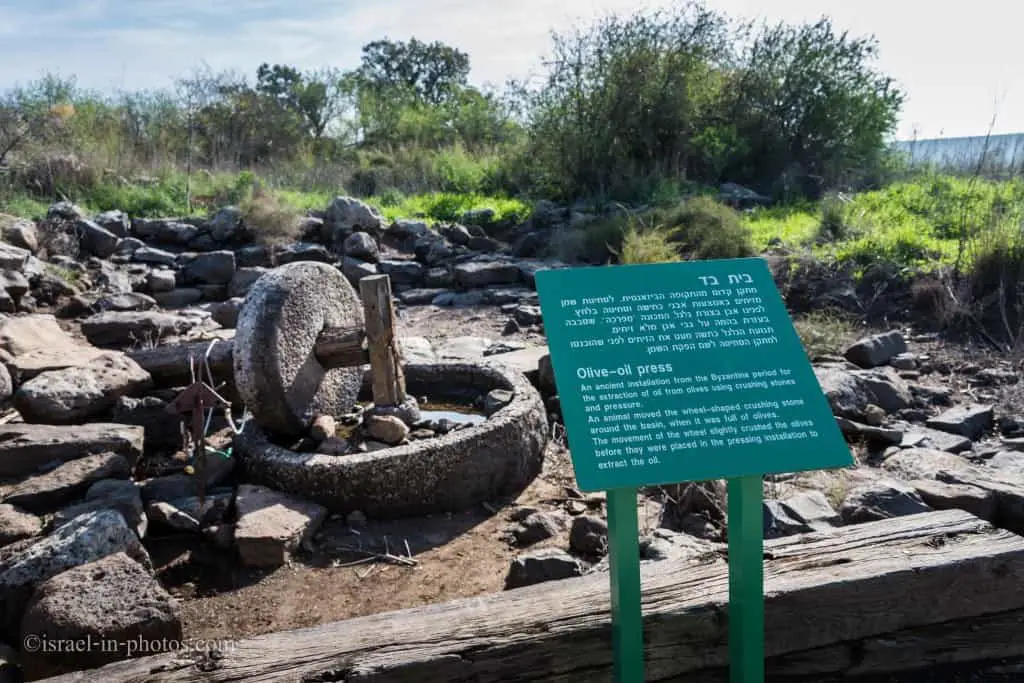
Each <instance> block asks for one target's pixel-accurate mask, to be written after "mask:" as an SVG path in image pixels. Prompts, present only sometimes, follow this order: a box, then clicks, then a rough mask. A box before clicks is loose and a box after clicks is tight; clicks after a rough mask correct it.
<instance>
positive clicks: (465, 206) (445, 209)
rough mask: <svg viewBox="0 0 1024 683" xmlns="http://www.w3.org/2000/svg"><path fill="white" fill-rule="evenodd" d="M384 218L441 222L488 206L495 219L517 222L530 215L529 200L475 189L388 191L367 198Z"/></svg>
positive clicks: (453, 219) (452, 219)
mask: <svg viewBox="0 0 1024 683" xmlns="http://www.w3.org/2000/svg"><path fill="white" fill-rule="evenodd" d="M367 201H368V202H369V203H370V204H371V205H372V206H375V207H377V209H379V210H380V212H381V214H382V215H383V216H384V217H385V218H387V219H388V220H395V219H396V218H409V217H422V218H429V219H432V220H435V221H439V222H442V223H452V222H461V221H462V220H463V216H464V215H465V214H466V212H467V211H476V210H479V209H491V210H492V211H494V216H495V220H496V221H499V222H503V221H508V222H512V223H521V222H523V221H525V220H526V219H527V218H529V216H530V212H531V207H530V205H529V204H527V203H526V202H524V201H522V200H518V199H509V198H505V197H493V196H490V197H489V196H486V195H482V194H476V193H461V194H460V193H455V192H430V193H426V194H420V195H414V196H411V197H403V196H401V195H398V194H394V193H392V194H389V195H385V196H380V197H370V198H368V200H367Z"/></svg>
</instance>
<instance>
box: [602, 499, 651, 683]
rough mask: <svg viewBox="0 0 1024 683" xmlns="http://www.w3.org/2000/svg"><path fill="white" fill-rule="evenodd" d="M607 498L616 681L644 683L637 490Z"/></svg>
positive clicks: (618, 682)
mask: <svg viewBox="0 0 1024 683" xmlns="http://www.w3.org/2000/svg"><path fill="white" fill-rule="evenodd" d="M607 500H608V567H609V570H610V572H611V581H612V652H613V653H614V655H615V683H643V681H644V619H643V613H642V609H641V604H640V529H639V520H638V519H637V512H636V489H613V490H611V491H608V492H607Z"/></svg>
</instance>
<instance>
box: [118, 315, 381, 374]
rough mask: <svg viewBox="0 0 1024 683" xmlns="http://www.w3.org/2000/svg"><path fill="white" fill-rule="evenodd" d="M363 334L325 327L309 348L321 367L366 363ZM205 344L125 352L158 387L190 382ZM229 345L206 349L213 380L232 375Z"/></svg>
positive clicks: (359, 330)
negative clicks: (193, 363) (192, 364)
mask: <svg viewBox="0 0 1024 683" xmlns="http://www.w3.org/2000/svg"><path fill="white" fill-rule="evenodd" d="M364 338H365V333H364V331H363V328H361V327H340V328H329V329H325V330H323V331H322V332H321V333H320V335H319V336H318V337H317V341H316V345H315V347H314V351H313V352H314V354H315V355H316V357H317V360H318V361H319V362H320V364H321V365H323V366H324V367H325V368H342V367H358V366H360V365H366V364H367V363H369V362H370V356H369V354H368V352H367V351H366V349H364V348H363V340H364ZM209 348H210V342H209V341H199V342H190V343H188V344H175V345H168V346H157V347H154V348H151V349H135V350H132V351H128V352H127V354H128V356H129V357H130V358H131V359H132V360H134V361H135V362H136V363H138V364H139V365H140V366H141V367H142V369H143V370H145V371H146V372H148V373H149V374H150V375H151V376H152V377H153V382H154V384H155V385H156V386H157V387H158V388H161V389H167V388H173V387H184V386H188V385H189V384H191V383H192V374H191V370H190V367H189V359H190V358H193V359H195V360H196V361H197V362H199V363H200V366H199V367H200V368H202V365H201V364H202V360H203V358H204V357H205V356H206V351H207V349H209ZM233 349H234V342H233V341H232V340H230V339H227V340H221V341H218V342H217V343H216V344H214V346H213V349H211V350H210V356H209V361H208V362H209V366H210V372H212V373H213V379H214V382H215V383H217V384H220V383H221V382H228V383H232V380H233V379H234V372H235V370H234V365H233ZM204 374H205V370H204ZM201 379H203V380H205V379H206V378H205V377H202V378H201Z"/></svg>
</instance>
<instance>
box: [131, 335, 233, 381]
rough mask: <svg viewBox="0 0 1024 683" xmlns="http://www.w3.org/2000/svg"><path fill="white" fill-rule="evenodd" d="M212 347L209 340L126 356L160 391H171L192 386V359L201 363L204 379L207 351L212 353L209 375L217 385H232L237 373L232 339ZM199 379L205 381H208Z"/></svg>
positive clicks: (218, 342) (221, 341) (142, 350)
mask: <svg viewBox="0 0 1024 683" xmlns="http://www.w3.org/2000/svg"><path fill="white" fill-rule="evenodd" d="M210 343H211V342H210V341H209V340H205V341H198V342H190V343H188V344H175V345H168V346H156V347H154V348H151V349H135V350H132V351H127V352H126V353H127V354H128V356H129V357H130V358H131V359H132V360H134V361H135V362H136V363H138V364H139V365H140V366H141V367H142V369H143V370H145V371H146V372H148V373H149V374H150V375H151V376H152V377H153V383H154V384H155V385H156V387H157V388H161V389H168V388H173V387H184V386H188V385H189V384H192V381H193V380H192V373H191V370H190V367H189V359H190V358H193V359H195V360H196V361H197V362H198V364H199V365H198V367H199V369H200V371H201V372H203V374H204V375H205V370H203V365H202V363H203V358H204V357H206V351H207V350H208V349H209V350H210V356H209V360H208V363H209V365H210V372H211V373H213V379H214V382H215V383H217V384H219V383H221V382H230V381H232V379H233V378H234V373H235V371H234V366H233V365H232V362H233V361H232V349H233V348H234V344H233V342H232V341H231V340H230V339H228V340H218V341H217V342H216V343H215V344H214V345H213V348H212V349H210ZM196 379H202V380H204V381H205V380H206V378H205V377H197V378H196Z"/></svg>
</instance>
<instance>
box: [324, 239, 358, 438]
mask: <svg viewBox="0 0 1024 683" xmlns="http://www.w3.org/2000/svg"><path fill="white" fill-rule="evenodd" d="M356 234H365V233H356ZM337 431H338V423H337V421H336V420H335V419H334V418H333V417H331V416H330V415H320V416H319V417H317V418H316V419H315V420H313V426H312V427H311V428H310V434H311V436H312V437H313V440H314V441H316V442H317V443H322V442H324V441H326V440H327V439H329V438H331V437H332V436H334V434H335V432H337Z"/></svg>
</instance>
